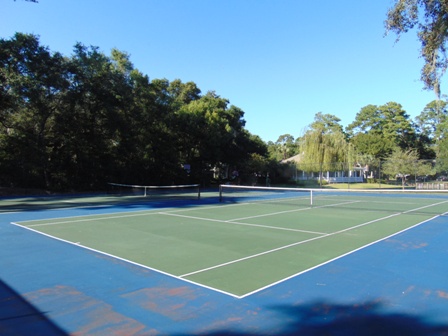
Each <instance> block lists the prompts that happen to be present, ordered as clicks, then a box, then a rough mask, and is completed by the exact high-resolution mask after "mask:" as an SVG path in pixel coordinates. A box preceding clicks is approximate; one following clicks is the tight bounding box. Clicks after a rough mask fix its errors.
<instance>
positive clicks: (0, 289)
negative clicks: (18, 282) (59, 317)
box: [0, 279, 68, 336]
mask: <svg viewBox="0 0 448 336" xmlns="http://www.w3.org/2000/svg"><path fill="white" fill-rule="evenodd" d="M30 281H32V280H31V279H30ZM0 335H2V336H31V335H33V336H40V335H42V336H63V335H68V334H67V333H66V332H65V331H64V330H62V329H61V328H59V327H58V326H57V325H56V324H54V323H53V322H52V321H51V320H50V319H48V317H47V316H46V314H45V312H41V311H39V310H38V309H36V308H35V307H34V306H33V305H31V304H30V303H29V302H28V301H27V300H26V299H24V298H23V297H22V296H21V295H20V294H18V293H17V292H16V291H14V290H13V289H12V288H11V287H9V286H8V285H7V284H5V283H4V282H3V281H1V280H0Z"/></svg>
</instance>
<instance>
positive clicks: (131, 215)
mask: <svg viewBox="0 0 448 336" xmlns="http://www.w3.org/2000/svg"><path fill="white" fill-rule="evenodd" d="M144 211H147V210H144ZM156 214H158V213H157V212H147V213H143V214H142V213H139V214H135V213H134V214H128V215H122V216H110V217H99V218H84V219H77V220H67V221H61V222H51V223H42V224H31V225H26V227H36V226H47V225H60V224H72V223H80V222H94V221H99V220H107V219H115V218H128V217H138V216H150V215H156ZM37 221H39V219H38V220H37ZM40 221H41V220H40ZM26 222H28V221H24V223H26ZM24 226H25V225H24Z"/></svg>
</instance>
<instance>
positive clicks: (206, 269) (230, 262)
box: [180, 201, 448, 278]
mask: <svg viewBox="0 0 448 336" xmlns="http://www.w3.org/2000/svg"><path fill="white" fill-rule="evenodd" d="M444 203H448V201H442V202H439V203H435V204H431V205H425V206H422V207H418V208H415V209H412V210H407V211H403V212H398V213H394V214H392V215H389V216H385V217H381V218H378V219H375V220H372V221H368V222H365V223H361V224H358V225H355V226H351V227H349V228H345V229H342V230H339V231H335V232H333V233H328V234H325V235H322V236H319V237H314V238H311V239H307V240H303V241H300V242H297V243H293V244H289V245H285V246H282V247H278V248H275V249H272V250H268V251H264V252H261V253H257V254H253V255H250V256H247V257H244V258H240V259H235V260H232V261H229V262H226V263H222V264H219V265H215V266H211V267H207V268H204V269H201V270H197V271H194V272H190V273H187V274H183V275H181V276H180V277H181V278H183V277H187V276H190V275H193V274H198V273H202V272H206V271H209V270H212V269H215V268H220V267H224V266H227V265H231V264H234V263H237V262H240V261H244V260H248V259H252V258H256V257H259V256H262V255H265V254H269V253H273V252H277V251H280V250H283V249H287V248H290V247H293V246H297V245H301V244H305V243H308V242H310V241H314V240H317V239H322V238H326V237H329V236H334V235H337V234H340V233H343V232H347V231H350V230H353V229H357V228H359V227H362V226H366V225H370V224H372V223H376V222H379V221H382V220H386V219H389V218H392V217H396V216H400V215H403V214H408V213H410V212H415V211H418V210H421V209H426V208H429V207H432V206H437V205H440V204H444ZM436 217H437V216H436ZM383 239H384V238H383Z"/></svg>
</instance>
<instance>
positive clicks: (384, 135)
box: [346, 102, 416, 159]
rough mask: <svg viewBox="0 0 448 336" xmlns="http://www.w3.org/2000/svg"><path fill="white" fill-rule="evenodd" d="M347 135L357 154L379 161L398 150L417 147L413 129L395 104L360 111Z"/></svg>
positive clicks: (369, 107) (406, 116) (349, 127)
mask: <svg viewBox="0 0 448 336" xmlns="http://www.w3.org/2000/svg"><path fill="white" fill-rule="evenodd" d="M346 131H347V132H348V134H349V136H350V142H351V143H352V144H353V145H354V146H355V148H356V150H357V151H358V152H361V153H363V154H370V155H372V156H374V157H375V158H378V159H379V158H384V157H386V156H387V155H389V154H390V153H391V152H392V151H393V149H394V148H395V147H397V146H398V147H400V148H403V149H405V148H410V147H413V146H415V144H416V132H415V126H414V125H413V123H412V122H411V121H410V119H409V115H408V114H407V113H406V111H404V110H403V108H402V106H401V105H400V104H398V103H395V102H389V103H387V104H384V105H381V106H376V105H367V106H365V107H363V108H362V109H361V110H360V111H359V112H358V113H357V114H356V118H355V121H353V122H352V123H351V124H350V125H348V126H347V128H346Z"/></svg>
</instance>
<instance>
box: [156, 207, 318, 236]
mask: <svg viewBox="0 0 448 336" xmlns="http://www.w3.org/2000/svg"><path fill="white" fill-rule="evenodd" d="M159 214H160V215H166V216H174V217H182V218H188V219H195V220H201V221H205V222H217V223H225V224H231V225H242V226H254V227H260V228H264V229H273V230H283V231H294V232H304V233H312V234H317V235H326V234H327V233H325V232H316V231H307V230H298V229H290V228H284V227H280V226H270V225H260V224H250V223H238V222H234V220H233V219H232V220H230V221H229V220H220V219H211V218H202V217H194V216H186V215H179V214H174V213H169V212H167V213H163V212H160V213H159Z"/></svg>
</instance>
